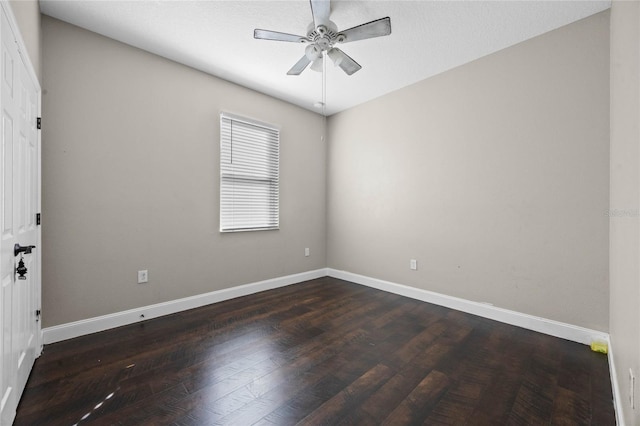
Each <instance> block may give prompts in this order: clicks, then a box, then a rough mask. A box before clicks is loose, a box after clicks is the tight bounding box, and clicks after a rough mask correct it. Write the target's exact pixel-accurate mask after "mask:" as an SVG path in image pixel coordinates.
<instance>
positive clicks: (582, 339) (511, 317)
mask: <svg viewBox="0 0 640 426" xmlns="http://www.w3.org/2000/svg"><path fill="white" fill-rule="evenodd" d="M327 275H329V276H330V277H334V278H339V279H342V280H346V281H351V282H353V283H356V284H362V285H366V286H367V287H372V288H376V289H378V290H383V291H387V292H389V293H394V294H398V295H400V296H406V297H410V298H412V299H417V300H421V301H423V302H428V303H433V304H434V305H440V306H445V307H447V308H451V309H455V310H458V311H462V312H467V313H470V314H473V315H478V316H481V317H484V318H489V319H492V320H496V321H500V322H503V323H506V324H511V325H515V326H518V327H522V328H526V329H528V330H533V331H537V332H539V333H544V334H548V335H551V336H555V337H560V338H562V339H566V340H570V341H573V342H578V343H582V344H585V345H589V344H591V342H592V341H594V340H596V341H604V342H606V341H608V340H609V334H607V333H604V332H602V331H596V330H591V329H588V328H584V327H579V326H576V325H571V324H566V323H563V322H559V321H554V320H550V319H546V318H541V317H536V316H533V315H528V314H523V313H521V312H516V311H511V310H508V309H503V308H497V307H495V306H491V305H488V304H485V303H479V302H473V301H471V300H466V299H460V298H458V297H453V296H447V295H445V294H440V293H435V292H433V291H428V290H422V289H419V288H415V287H409V286H406V285H402V284H396V283H392V282H389V281H383V280H379V279H377V278H371V277H367V276H364V275H358V274H353V273H351V272H346V271H339V270H336V269H332V268H328V269H327Z"/></svg>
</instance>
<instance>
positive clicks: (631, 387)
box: [629, 369, 636, 409]
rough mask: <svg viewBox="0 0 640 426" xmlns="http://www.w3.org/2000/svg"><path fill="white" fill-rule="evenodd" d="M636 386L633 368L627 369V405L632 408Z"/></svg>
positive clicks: (634, 405)
mask: <svg viewBox="0 0 640 426" xmlns="http://www.w3.org/2000/svg"><path fill="white" fill-rule="evenodd" d="M635 388H636V376H634V375H633V370H632V369H629V405H630V406H631V408H632V409H635V408H636V402H635V390H636V389H635Z"/></svg>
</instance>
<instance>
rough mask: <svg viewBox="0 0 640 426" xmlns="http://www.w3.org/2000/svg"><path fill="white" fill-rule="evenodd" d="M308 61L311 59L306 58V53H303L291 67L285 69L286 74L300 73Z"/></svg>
mask: <svg viewBox="0 0 640 426" xmlns="http://www.w3.org/2000/svg"><path fill="white" fill-rule="evenodd" d="M310 63H311V60H310V59H309V58H307V55H304V56H303V57H302V58H300V60H299V61H298V62H296V64H295V65H294V66H293V67H291V69H290V70H289V71H287V75H300V74H301V73H302V71H304V69H305V68H307V65H309V64H310Z"/></svg>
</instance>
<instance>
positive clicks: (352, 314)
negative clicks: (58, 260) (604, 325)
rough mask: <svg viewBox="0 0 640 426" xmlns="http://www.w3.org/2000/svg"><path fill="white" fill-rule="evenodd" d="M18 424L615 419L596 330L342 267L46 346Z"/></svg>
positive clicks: (533, 422) (585, 421) (567, 421)
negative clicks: (581, 330)
mask: <svg viewBox="0 0 640 426" xmlns="http://www.w3.org/2000/svg"><path fill="white" fill-rule="evenodd" d="M15 424H16V425H30V426H34V425H48V426H49V425H85V424H93V425H165V424H175V425H198V426H200V425H251V424H257V425H271V426H272V425H293V424H310V425H320V424H323V425H374V424H384V425H404V424H425V425H465V424H466V425H552V424H553V425H589V424H591V425H600V426H601V425H614V424H615V416H614V411H613V402H612V394H611V383H610V380H609V370H608V364H607V357H606V356H605V355H602V354H598V353H594V352H592V351H590V350H589V348H588V347H587V346H584V345H580V344H577V343H572V342H568V341H566V340H562V339H557V338H553V337H550V336H546V335H542V334H539V333H534V332H532V331H528V330H524V329H521V328H517V327H513V326H509V325H506V324H502V323H499V322H495V321H491V320H487V319H484V318H480V317H476V316H473V315H469V314H465V313H462V312H458V311H454V310H450V309H447V308H443V307H440V306H435V305H430V304H427V303H423V302H419V301H416V300H413V299H408V298H405V297H401V296H397V295H394V294H390V293H386V292H382V291H378V290H375V289H371V288H368V287H364V286H360V285H357V284H352V283H349V282H346V281H341V280H337V279H333V278H320V279H317V280H313V281H308V282H305V283H301V284H296V285H292V286H288V287H283V288H280V289H276V290H270V291H266V292H262V293H258V294H255V295H251V296H246V297H242V298H238V299H233V300H229V301H226V302H222V303H218V304H215V305H211V306H206V307H203V308H199V309H194V310H191V311H186V312H182V313H178V314H174V315H170V316H166V317H162V318H157V319H153V320H148V321H145V322H141V323H139V324H134V325H130V326H126V327H120V328H118V329H114V330H109V331H105V332H102V333H96V334H93V335H89V336H84V337H80V338H77V339H73V340H67V341H64V342H59V343H55V344H51V345H47V346H45V348H44V353H43V355H42V356H41V357H40V358H39V359H38V360H37V361H36V365H35V367H34V370H33V372H32V374H31V377H30V378H29V382H28V384H27V389H26V390H25V393H24V396H23V398H22V401H21V403H20V406H19V407H18V414H17V418H16V421H15Z"/></svg>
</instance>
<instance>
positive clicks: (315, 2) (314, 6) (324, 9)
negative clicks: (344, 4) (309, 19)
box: [309, 0, 331, 28]
mask: <svg viewBox="0 0 640 426" xmlns="http://www.w3.org/2000/svg"><path fill="white" fill-rule="evenodd" d="M309 1H310V2H311V14H312V15H313V25H315V27H316V28H317V27H318V25H326V24H327V22H329V14H330V13H331V2H330V1H329V0H309Z"/></svg>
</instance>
